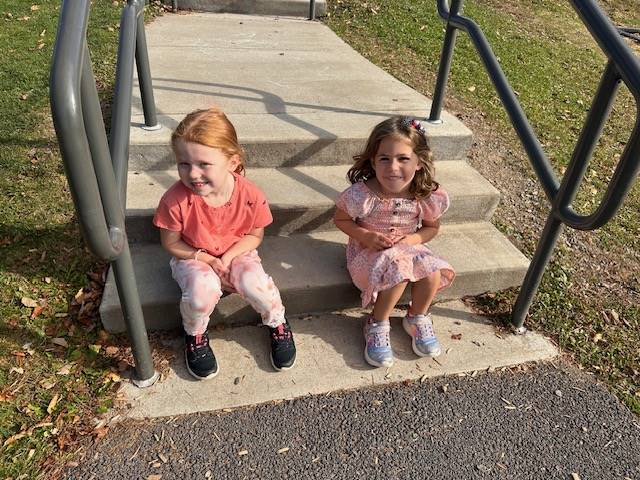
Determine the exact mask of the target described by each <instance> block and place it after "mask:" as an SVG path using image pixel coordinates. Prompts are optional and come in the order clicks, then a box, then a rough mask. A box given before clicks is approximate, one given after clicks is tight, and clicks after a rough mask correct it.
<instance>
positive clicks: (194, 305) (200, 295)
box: [182, 278, 222, 314]
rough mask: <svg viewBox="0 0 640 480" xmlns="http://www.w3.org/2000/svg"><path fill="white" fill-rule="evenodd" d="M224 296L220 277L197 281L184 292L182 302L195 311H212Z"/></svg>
mask: <svg viewBox="0 0 640 480" xmlns="http://www.w3.org/2000/svg"><path fill="white" fill-rule="evenodd" d="M220 297H222V286H221V284H220V280H219V279H218V278H215V279H209V281H206V282H197V283H195V284H193V285H191V288H190V289H188V290H187V291H184V292H182V303H183V305H185V306H186V307H188V308H189V310H191V311H192V312H194V313H197V314H204V313H207V312H208V313H211V312H213V309H214V308H215V306H216V305H217V304H218V301H220Z"/></svg>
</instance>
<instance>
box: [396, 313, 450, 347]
mask: <svg viewBox="0 0 640 480" xmlns="http://www.w3.org/2000/svg"><path fill="white" fill-rule="evenodd" d="M402 327H403V328H404V330H405V332H407V333H408V334H409V335H411V347H413V351H414V352H415V354H416V355H418V356H419V357H437V356H438V355H440V353H442V347H441V346H440V342H439V341H438V339H437V338H436V334H435V333H434V332H433V322H432V321H431V314H430V313H427V314H426V315H409V314H407V316H406V317H404V319H403V320H402Z"/></svg>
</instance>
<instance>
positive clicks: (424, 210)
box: [418, 186, 449, 221]
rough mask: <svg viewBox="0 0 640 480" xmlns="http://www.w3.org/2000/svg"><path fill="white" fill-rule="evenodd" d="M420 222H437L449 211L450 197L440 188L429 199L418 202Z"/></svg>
mask: <svg viewBox="0 0 640 480" xmlns="http://www.w3.org/2000/svg"><path fill="white" fill-rule="evenodd" d="M418 207H419V209H420V220H421V221H422V220H428V221H431V220H437V219H439V218H440V217H441V216H442V214H443V213H444V212H446V211H447V210H448V209H449V195H448V194H447V192H446V191H445V190H444V189H443V188H442V187H441V186H440V187H438V189H437V190H436V191H434V192H431V195H429V197H428V198H423V199H421V200H419V201H418Z"/></svg>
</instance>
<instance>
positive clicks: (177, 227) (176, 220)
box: [153, 195, 183, 232]
mask: <svg viewBox="0 0 640 480" xmlns="http://www.w3.org/2000/svg"><path fill="white" fill-rule="evenodd" d="M166 197H167V195H164V196H163V197H162V198H161V199H160V203H159V204H158V208H156V213H155V215H154V216H153V224H154V225H155V226H156V227H158V228H164V229H166V230H171V231H172V232H181V231H182V228H183V220H182V213H181V212H180V205H179V204H177V203H175V204H173V205H169V202H168V201H167V198H166Z"/></svg>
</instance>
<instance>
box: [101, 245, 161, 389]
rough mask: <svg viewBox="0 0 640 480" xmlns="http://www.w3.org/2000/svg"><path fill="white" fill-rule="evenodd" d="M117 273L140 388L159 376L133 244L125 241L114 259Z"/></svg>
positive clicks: (121, 302)
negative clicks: (137, 274) (140, 290)
mask: <svg viewBox="0 0 640 480" xmlns="http://www.w3.org/2000/svg"><path fill="white" fill-rule="evenodd" d="M111 268H113V275H114V278H115V280H116V286H117V288H118V296H119V297H120V305H122V316H123V317H124V321H125V325H126V327H127V334H128V335H129V339H130V341H131V351H132V353H133V358H134V359H135V370H136V375H135V377H134V379H133V383H134V384H135V385H136V386H137V387H140V388H143V387H148V386H150V385H153V384H154V383H155V382H156V380H157V379H158V377H159V374H158V372H156V371H155V370H154V367H153V359H152V357H151V348H150V346H149V338H148V336H147V329H146V327H145V323H144V315H143V314H142V305H141V304H140V296H139V295H138V287H137V286H136V278H135V275H134V271H133V263H132V261H131V252H130V251H129V245H128V244H127V245H125V247H124V250H123V251H122V253H121V254H120V256H119V257H118V258H117V259H115V260H114V261H113V262H111Z"/></svg>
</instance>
